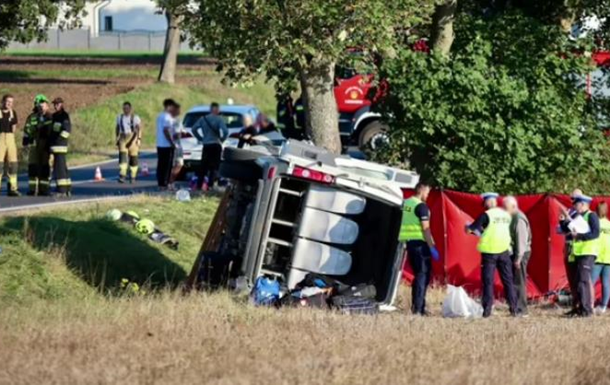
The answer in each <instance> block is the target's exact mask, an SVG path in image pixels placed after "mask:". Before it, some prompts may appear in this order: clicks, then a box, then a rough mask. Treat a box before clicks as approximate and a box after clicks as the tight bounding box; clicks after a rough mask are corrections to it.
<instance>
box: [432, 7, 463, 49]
mask: <svg viewBox="0 0 610 385" xmlns="http://www.w3.org/2000/svg"><path fill="white" fill-rule="evenodd" d="M456 10H457V0H446V1H445V2H444V3H442V4H440V5H438V6H437V7H436V10H435V11H434V15H433V17H432V38H431V47H432V50H433V51H435V52H439V53H441V54H442V55H444V56H447V55H449V52H451V46H452V45H453V39H454V38H455V35H454V33H453V20H454V19H455V12H456Z"/></svg>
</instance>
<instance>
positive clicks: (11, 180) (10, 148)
mask: <svg viewBox="0 0 610 385" xmlns="http://www.w3.org/2000/svg"><path fill="white" fill-rule="evenodd" d="M17 123H19V120H18V119H17V112H15V110H13V96H12V95H4V96H3V97H2V106H1V108H0V162H1V163H2V166H3V168H4V172H3V174H2V175H0V184H1V183H2V177H3V175H6V176H7V177H8V187H9V188H8V195H9V196H19V195H20V194H19V191H17V171H18V167H17V166H18V164H17V159H18V158H17V145H16V144H15V131H16V129H17Z"/></svg>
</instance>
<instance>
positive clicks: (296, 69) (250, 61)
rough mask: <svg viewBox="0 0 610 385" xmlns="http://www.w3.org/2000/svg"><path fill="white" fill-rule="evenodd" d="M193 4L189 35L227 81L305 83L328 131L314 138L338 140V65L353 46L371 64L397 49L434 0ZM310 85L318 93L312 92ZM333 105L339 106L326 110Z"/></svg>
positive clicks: (283, 86)
mask: <svg viewBox="0 0 610 385" xmlns="http://www.w3.org/2000/svg"><path fill="white" fill-rule="evenodd" d="M194 3H196V5H197V10H196V11H195V17H194V19H193V20H191V21H190V22H189V25H190V35H191V36H192V37H193V38H194V39H195V41H196V42H197V43H200V44H201V45H202V46H203V47H204V49H205V50H206V51H207V52H208V53H209V54H210V55H211V56H213V57H215V58H216V59H218V60H219V69H220V70H222V71H224V72H225V74H226V77H227V79H229V80H231V81H240V82H243V81H249V80H251V79H253V78H254V77H256V76H259V75H261V74H263V75H265V76H267V78H269V79H270V80H273V81H275V82H276V84H277V87H278V89H280V90H282V91H286V90H289V91H290V90H294V89H295V88H296V87H297V85H298V84H300V85H301V87H302V88H303V90H304V94H305V97H306V98H305V104H306V109H307V110H310V111H309V112H310V113H311V114H312V115H311V116H308V119H307V121H308V122H314V123H312V124H313V125H317V124H319V125H322V126H323V127H310V129H311V130H313V131H314V132H313V136H314V140H316V139H317V140H318V142H320V141H324V140H325V139H324V138H327V139H328V140H331V141H335V142H336V141H338V131H337V116H336V108H335V104H334V102H335V101H334V95H333V94H332V88H333V81H334V79H333V77H334V76H333V75H334V66H335V64H336V63H337V62H338V61H340V60H341V59H343V58H345V57H346V56H347V55H349V50H350V49H353V48H356V49H358V50H360V51H361V55H359V57H360V58H361V60H362V61H367V60H368V61H370V60H371V58H372V53H375V52H383V51H384V50H387V49H390V48H393V47H394V46H395V45H396V42H397V41H399V40H402V36H403V34H404V33H405V31H407V30H408V29H409V28H410V27H412V26H413V25H414V24H418V23H419V22H420V21H421V20H422V19H423V18H426V17H428V15H429V14H430V13H431V12H432V10H433V3H434V0H393V1H385V0H290V1H288V0H227V1H222V2H219V1H217V0H197V1H195V2H194ZM309 88H311V92H307V90H308V89H309ZM313 99H318V100H313ZM329 103H330V104H331V107H332V108H329V109H327V110H324V111H322V110H321V109H323V108H324V107H325V106H327V105H328V104H329ZM307 107H309V108H307ZM332 109H334V112H332ZM318 115H321V116H318ZM318 131H319V132H318ZM316 132H318V133H319V134H324V135H316ZM331 136H332V137H331ZM319 144H321V145H325V146H328V145H329V143H328V142H326V143H319Z"/></svg>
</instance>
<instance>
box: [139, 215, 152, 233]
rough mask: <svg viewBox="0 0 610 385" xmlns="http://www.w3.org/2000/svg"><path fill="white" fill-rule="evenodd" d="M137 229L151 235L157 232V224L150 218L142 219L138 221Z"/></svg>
mask: <svg viewBox="0 0 610 385" xmlns="http://www.w3.org/2000/svg"><path fill="white" fill-rule="evenodd" d="M136 231H137V232H138V233H141V234H144V235H150V234H152V233H154V232H155V224H154V222H153V221H151V220H150V219H140V220H139V221H137V222H136Z"/></svg>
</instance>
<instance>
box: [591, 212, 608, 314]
mask: <svg viewBox="0 0 610 385" xmlns="http://www.w3.org/2000/svg"><path fill="white" fill-rule="evenodd" d="M597 216H598V217H599V230H600V233H599V255H598V256H597V259H596V260H595V266H594V267H593V276H592V277H591V280H592V282H593V287H595V284H596V283H597V281H598V280H599V279H600V277H601V280H602V299H601V302H600V304H599V307H598V308H596V309H595V312H596V313H597V314H604V313H606V309H607V308H608V302H610V221H609V220H608V204H607V203H606V202H601V203H600V204H599V205H597ZM593 298H595V293H593Z"/></svg>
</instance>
